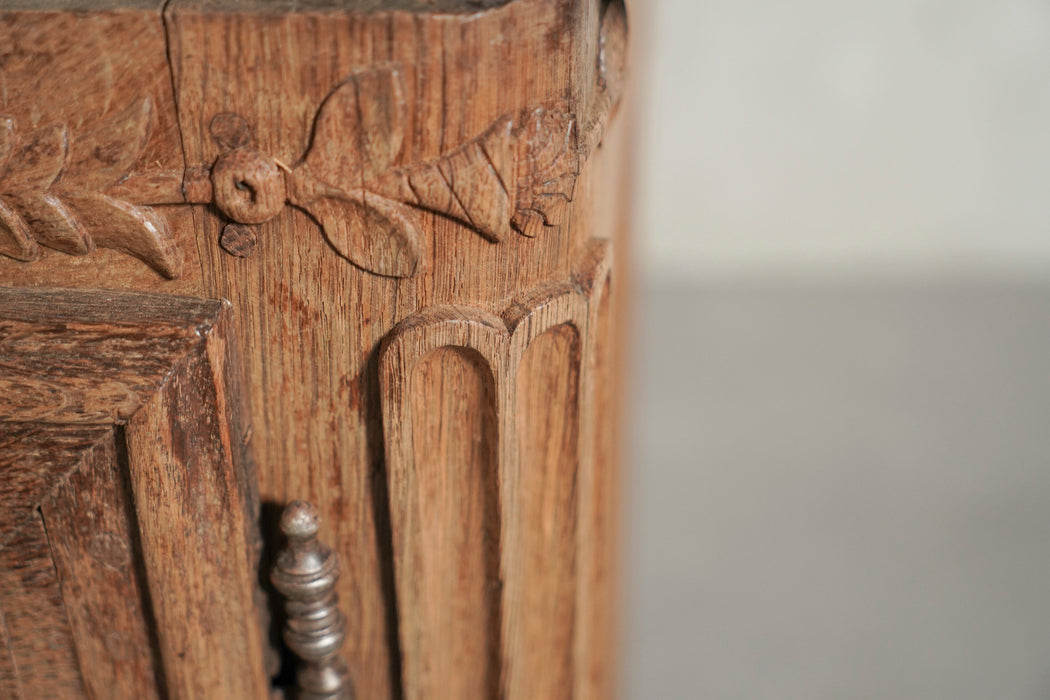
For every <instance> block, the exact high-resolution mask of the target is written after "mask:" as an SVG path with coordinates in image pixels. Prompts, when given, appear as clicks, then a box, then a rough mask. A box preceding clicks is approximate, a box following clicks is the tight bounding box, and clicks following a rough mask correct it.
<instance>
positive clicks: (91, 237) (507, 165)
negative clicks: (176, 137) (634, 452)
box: [0, 0, 627, 279]
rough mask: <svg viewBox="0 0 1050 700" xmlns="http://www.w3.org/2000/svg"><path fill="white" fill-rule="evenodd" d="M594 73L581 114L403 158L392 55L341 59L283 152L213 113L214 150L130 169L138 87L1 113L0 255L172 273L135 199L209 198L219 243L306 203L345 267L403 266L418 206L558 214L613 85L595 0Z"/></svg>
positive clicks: (416, 260)
mask: <svg viewBox="0 0 1050 700" xmlns="http://www.w3.org/2000/svg"><path fill="white" fill-rule="evenodd" d="M602 13H603V14H602V20H601V27H600V32H599V37H598V52H597V57H596V65H595V83H594V86H593V89H592V90H591V91H589V94H590V97H589V98H588V99H587V100H586V104H585V105H581V106H580V107H579V109H580V112H581V113H579V114H577V113H576V112H574V111H572V110H570V108H569V107H568V106H567V105H565V104H561V103H558V104H538V105H533V106H530V107H527V108H525V109H523V110H521V111H519V112H513V113H507V114H504V115H502V116H500V117H498V118H497V119H496V120H495V121H493V122H492V124H490V125H489V126H488V127H487V128H486V129H485V130H484V131H482V132H481V133H479V134H477V135H476V136H474V137H473V138H472V139H470V140H468V141H467V142H466V143H464V144H462V145H460V146H459V147H457V148H455V149H453V150H451V151H449V152H447V153H444V154H442V155H441V156H439V157H437V158H433V159H431V160H427V161H425V162H419V163H408V164H406V163H403V162H402V157H403V144H404V137H405V134H404V129H405V124H406V118H405V113H406V99H405V85H404V84H403V83H404V80H403V77H402V74H401V72H400V71H399V69H398V67H397V66H396V65H393V64H391V65H383V66H377V67H373V68H370V69H368V70H364V71H360V72H356V73H354V74H352V75H350V76H349V77H347V78H346V79H345V80H344V81H343V82H341V83H339V84H338V85H336V86H335V88H334V89H333V90H332V91H331V92H330V93H329V95H328V96H327V97H326V98H325V99H324V100H323V101H322V102H321V104H320V105H319V107H318V110H317V114H316V116H315V118H314V125H313V131H312V137H311V140H310V146H309V148H308V149H307V151H306V153H305V154H303V156H302V157H301V159H300V160H299V161H298V162H296V163H293V164H286V163H283V162H280V161H279V160H277V159H275V158H274V157H272V156H271V155H269V154H267V153H264V152H262V151H261V150H259V149H258V148H257V147H256V145H255V143H254V139H253V136H252V134H251V132H250V130H249V128H248V125H247V123H246V122H245V120H244V119H243V118H242V117H240V116H238V115H236V114H231V113H219V114H217V115H215V116H214V117H213V118H212V121H211V135H212V138H213V139H214V140H215V141H216V142H217V143H218V144H219V145H220V148H221V149H222V152H221V154H220V155H219V157H218V158H217V159H216V160H215V162H213V163H210V164H203V165H201V166H191V165H190V164H189V163H187V164H185V169H184V171H183V172H182V173H181V182H180V177H179V173H177V172H174V171H171V170H156V171H155V172H154V171H151V172H146V173H136V174H135V175H134V176H129V171H130V169H131V167H132V165H133V164H134V163H135V161H136V160H137V159H138V158H139V157H140V156H141V155H142V153H143V149H144V148H145V146H146V144H147V142H148V141H149V139H150V135H151V132H152V128H153V122H154V117H155V115H154V107H153V102H152V101H151V99H150V98H149V97H142V98H139V99H137V100H135V101H133V102H132V103H131V104H129V105H128V106H127V107H125V108H124V109H123V110H119V111H114V112H111V113H108V114H107V115H106V116H105V117H103V118H102V119H101V120H100V123H99V126H97V127H96V128H95V129H94V130H93V131H91V132H89V133H85V134H73V133H71V131H70V129H69V128H68V127H67V126H66V125H64V124H52V125H50V126H45V127H42V128H37V129H34V130H32V131H30V132H29V133H25V134H23V133H20V132H19V130H18V128H17V126H18V125H17V124H16V123H15V121H14V120H13V119H11V118H6V117H3V116H2V115H0V255H5V256H8V257H11V258H14V259H16V260H20V261H24V262H32V261H34V260H37V259H38V258H39V257H40V254H41V249H40V247H41V246H45V247H49V248H52V249H54V250H58V251H60V252H63V253H66V254H68V255H86V254H88V253H90V252H91V251H92V250H93V249H94V248H95V247H100V248H111V249H115V250H119V251H121V252H122V253H125V254H127V255H131V256H134V257H136V258H139V259H140V260H142V261H143V262H145V263H146V264H147V265H149V266H150V267H152V268H153V269H155V270H156V271H157V272H159V273H160V274H161V275H163V276H165V277H167V278H169V279H174V278H177V277H179V276H180V274H181V271H182V265H183V256H182V252H181V251H180V250H179V248H178V247H177V245H176V243H175V240H174V237H173V235H172V231H171V230H170V228H169V226H168V223H167V221H166V219H165V218H164V217H163V216H162V215H161V214H160V213H158V211H156V210H155V209H153V208H151V207H150V205H157V204H164V205H170V204H213V205H215V207H217V209H218V210H219V211H220V212H221V213H222V214H223V215H224V216H225V217H226V218H227V219H228V220H229V223H231V224H236V225H237V227H236V228H233V229H230V230H229V231H228V232H227V234H228V235H224V236H223V239H222V242H221V245H222V247H223V249H224V250H226V251H227V252H229V253H230V254H232V255H235V256H239V257H247V256H248V255H250V254H251V253H252V251H253V249H254V245H255V242H256V238H255V236H254V235H253V234H252V232H251V231H249V230H247V229H246V228H245V227H247V226H252V225H256V224H260V223H263V222H265V221H269V220H271V219H273V218H274V217H275V216H277V215H278V214H279V213H280V212H281V211H283V210H284V208H285V207H286V206H287V205H292V206H295V207H297V208H299V209H301V210H303V211H305V212H306V213H308V214H309V215H310V216H311V217H312V218H313V219H314V220H315V221H316V222H317V223H318V225H319V226H320V228H321V231H322V232H323V234H324V236H325V238H326V239H327V240H328V242H329V243H330V244H331V245H332V247H333V248H334V249H335V250H336V251H337V252H338V253H339V255H341V256H342V257H344V258H346V259H347V260H349V261H350V262H352V263H353V264H355V265H357V266H358V267H360V268H362V269H364V270H366V271H369V272H372V273H375V274H378V275H384V276H390V277H411V276H413V275H415V274H417V273H418V272H419V271H420V270H422V268H423V264H424V263H423V260H422V256H423V250H424V246H423V242H422V226H421V222H420V220H419V217H418V215H417V214H418V212H419V211H427V212H433V213H436V214H439V215H441V216H445V217H448V218H449V219H452V220H455V221H457V222H459V223H461V224H463V225H464V226H466V227H468V228H470V229H472V230H474V231H475V232H477V233H478V234H480V235H481V236H483V237H485V238H486V239H488V240H490V241H493V242H498V241H501V240H505V239H506V238H507V237H508V236H510V235H512V234H513V233H514V232H516V233H518V234H521V235H524V236H529V237H534V236H538V235H541V234H542V233H543V232H545V231H547V230H550V229H553V228H556V227H558V226H560V225H561V224H562V223H564V221H565V219H566V217H567V214H568V211H569V205H570V204H571V202H572V201H573V198H574V195H575V188H576V180H577V177H578V175H579V174H580V171H581V169H582V166H583V164H584V162H585V160H586V159H587V157H588V156H589V155H590V153H591V152H592V151H593V150H594V149H595V148H596V147H597V146H598V144H599V143H600V141H601V138H602V135H603V132H604V130H605V126H606V124H607V122H608V120H609V118H610V115H611V113H612V112H613V111H614V110H615V108H616V105H617V102H618V100H619V97H620V93H621V91H622V85H623V72H624V60H625V45H626V32H627V26H626V16H625V12H624V8H623V3H622V1H621V0H612V1H610V2H607V3H604V6H603V10H602Z"/></svg>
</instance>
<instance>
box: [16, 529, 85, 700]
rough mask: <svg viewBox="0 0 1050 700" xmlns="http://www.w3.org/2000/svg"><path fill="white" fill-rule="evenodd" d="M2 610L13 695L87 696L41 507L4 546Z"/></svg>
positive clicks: (25, 698)
mask: <svg viewBox="0 0 1050 700" xmlns="http://www.w3.org/2000/svg"><path fill="white" fill-rule="evenodd" d="M0 614H2V615H3V624H4V627H5V630H6V632H7V641H8V642H9V643H10V645H11V658H12V659H13V664H12V665H13V667H14V668H13V671H14V673H15V679H14V682H13V683H11V682H8V683H7V685H9V686H11V685H13V686H14V687H16V688H17V689H18V690H17V692H15V693H14V694H13V695H12V696H10V697H12V698H18V699H19V700H38V699H39V700H51V699H53V698H70V699H71V700H74V699H76V698H85V697H87V695H86V694H85V688H84V682H83V680H82V678H81V674H80V663H79V661H78V659H77V653H76V645H75V643H74V640H73V633H72V630H71V629H70V624H69V615H68V612H67V610H66V606H65V603H64V602H63V600H62V589H61V585H60V582H59V579H58V574H57V573H56V571H55V564H54V561H53V560H52V558H51V548H50V545H49V544H48V538H47V531H46V530H45V529H44V521H43V519H42V518H41V517H40V513H39V512H34V513H33V517H32V518H31V519H30V520H29V521H28V522H27V523H25V524H23V526H22V527H21V528H20V529H19V530H18V532H17V533H15V535H14V536H13V537H11V538H9V539H8V540H7V542H6V543H5V544H4V545H3V546H2V547H0ZM0 668H2V666H0ZM0 683H2V682H0Z"/></svg>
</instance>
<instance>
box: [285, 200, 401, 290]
mask: <svg viewBox="0 0 1050 700" xmlns="http://www.w3.org/2000/svg"><path fill="white" fill-rule="evenodd" d="M355 194H356V195H357V197H350V196H343V195H338V194H329V195H322V196H319V197H317V198H315V199H312V200H310V201H309V202H300V203H299V204H300V206H302V207H303V208H305V209H306V210H308V211H309V212H310V215H311V216H313V217H314V219H316V220H317V222H318V223H319V224H320V225H321V229H322V230H323V231H324V233H325V236H326V237H327V238H328V241H329V242H330V243H331V244H332V246H333V247H334V248H335V249H336V250H337V251H338V252H339V254H340V255H342V256H343V257H344V258H346V259H347V260H349V261H350V262H352V263H354V264H355V265H357V266H359V267H361V268H363V269H365V270H368V271H369V272H374V273H375V274H377V275H385V276H387V277H411V276H413V275H415V274H416V273H417V272H418V271H419V266H420V261H421V258H422V253H421V243H420V241H421V239H422V234H421V232H420V230H419V227H418V225H417V224H416V222H414V221H413V220H412V219H411V218H410V217H409V216H406V213H405V211H404V207H402V206H401V205H399V204H398V203H397V202H393V201H390V200H389V199H385V198H383V197H380V196H378V195H374V194H370V193H367V192H360V191H359V192H357V193H355Z"/></svg>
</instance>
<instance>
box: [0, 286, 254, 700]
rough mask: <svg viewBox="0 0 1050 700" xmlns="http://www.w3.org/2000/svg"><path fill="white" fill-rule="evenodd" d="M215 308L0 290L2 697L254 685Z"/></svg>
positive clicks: (230, 403) (204, 694) (238, 486)
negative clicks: (2, 396)
mask: <svg viewBox="0 0 1050 700" xmlns="http://www.w3.org/2000/svg"><path fill="white" fill-rule="evenodd" d="M227 315H228V308H227V305H225V304H224V303H223V302H218V301H208V300H201V299H185V298H177V297H171V296H158V295H152V294H150V295H147V294H129V293H112V292H86V291H82V290H81V291H70V290H40V291H38V290H32V289H14V288H0V368H2V373H0V386H2V387H3V389H4V392H5V393H4V396H5V401H4V402H3V404H0V445H3V452H2V454H0V475H2V476H3V477H4V480H3V481H2V482H0V483H2V488H0V492H2V494H3V497H2V501H0V506H2V509H0V523H2V524H3V525H4V530H3V532H2V535H0V579H2V581H3V586H0V589H2V590H0V615H2V619H0V622H2V623H3V624H2V626H3V628H4V630H5V634H4V642H5V649H4V650H3V652H4V653H0V658H2V659H3V661H0V688H3V689H4V690H5V692H6V693H7V694H6V695H5V697H12V698H23V697H24V698H37V697H40V698H55V697H61V698H64V697H70V698H73V697H108V698H120V699H123V698H127V699H129V700H130V699H132V698H134V699H139V698H150V697H165V698H213V697H246V698H247V697H263V696H264V695H265V694H266V692H267V689H268V686H269V683H268V673H267V671H266V669H265V668H264V663H265V661H264V654H263V639H264V634H263V630H262V627H261V621H260V618H259V615H258V610H257V609H256V600H255V591H256V588H257V569H256V567H257V566H258V551H257V540H256V537H255V531H256V527H257V524H256V518H257V512H258V511H257V508H258V506H257V496H256V493H255V484H254V478H255V476H254V473H253V472H252V469H251V464H250V462H249V461H248V460H247V459H246V458H245V454H244V450H243V444H244V442H245V440H244V435H243V433H242V432H241V427H242V426H240V425H239V424H238V420H239V416H238V415H237V414H238V413H239V411H240V410H241V408H240V406H239V405H238V402H239V400H240V399H239V395H238V390H237V388H236V382H235V381H233V380H232V376H231V375H232V373H231V372H229V371H228V368H230V366H231V362H232V360H233V357H234V353H233V352H232V351H231V350H230V348H229V347H228V345H227V342H226V339H225V338H224V333H225V318H226V316H227ZM228 376H231V379H229V380H228V379H227V377H228ZM217 658H222V660H223V661H222V663H216V659H217Z"/></svg>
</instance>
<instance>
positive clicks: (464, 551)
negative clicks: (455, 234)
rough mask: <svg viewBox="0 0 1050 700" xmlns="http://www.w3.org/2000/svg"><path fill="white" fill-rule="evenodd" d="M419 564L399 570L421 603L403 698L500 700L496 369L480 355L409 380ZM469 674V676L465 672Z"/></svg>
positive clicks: (413, 618) (438, 356)
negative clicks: (494, 371) (498, 698)
mask: <svg viewBox="0 0 1050 700" xmlns="http://www.w3.org/2000/svg"><path fill="white" fill-rule="evenodd" d="M410 405H411V420H412V443H413V452H414V455H415V460H414V464H415V468H414V475H413V482H414V494H413V496H414V500H415V503H416V505H417V511H416V518H415V523H416V524H417V526H418V530H417V532H415V533H414V537H413V541H414V543H415V547H416V548H415V551H414V552H413V553H412V555H411V556H412V558H413V559H414V560H415V561H416V562H417V563H418V569H415V570H406V571H402V572H399V574H400V575H403V576H406V577H408V578H409V579H410V580H409V581H408V582H407V583H408V586H409V587H410V588H411V590H412V592H413V594H414V598H415V599H414V600H413V599H412V598H407V599H406V600H405V601H404V602H405V603H406V610H409V611H411V614H410V615H408V616H406V617H404V618H403V619H402V625H403V626H404V629H403V638H404V639H405V640H406V648H405V649H404V650H403V653H404V654H405V655H406V657H408V658H411V659H412V663H411V664H409V666H408V668H409V670H411V671H412V673H411V674H410V675H408V677H407V678H406V696H407V697H409V698H418V699H420V700H422V699H424V698H426V699H428V700H429V699H431V698H432V699H434V700H442V699H444V700H456V699H458V698H478V699H479V700H481V699H483V698H496V697H498V690H499V651H500V648H499V646H500V645H499V629H500V621H499V608H500V584H499V500H498V492H497V482H496V478H497V476H496V474H497V459H498V455H497V449H498V445H497V434H496V413H495V411H496V406H495V387H494V384H493V377H492V370H491V368H490V367H489V366H488V364H487V363H486V362H485V360H484V359H483V358H482V357H481V356H480V355H479V354H478V353H477V352H475V351H473V350H467V349H464V348H456V347H445V348H440V349H437V350H434V351H432V352H431V353H429V354H428V355H426V356H425V357H424V358H422V359H421V360H420V361H419V363H418V364H417V365H416V367H415V370H414V371H413V373H412V377H411V399H410ZM465 668H469V669H471V672H470V673H463V672H462V670H463V669H465Z"/></svg>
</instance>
